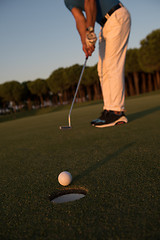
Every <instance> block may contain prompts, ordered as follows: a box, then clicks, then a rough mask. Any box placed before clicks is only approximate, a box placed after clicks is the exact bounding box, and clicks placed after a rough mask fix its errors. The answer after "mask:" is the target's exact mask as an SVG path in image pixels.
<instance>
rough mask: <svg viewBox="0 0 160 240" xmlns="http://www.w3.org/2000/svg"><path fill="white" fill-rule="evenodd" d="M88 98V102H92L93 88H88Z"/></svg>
mask: <svg viewBox="0 0 160 240" xmlns="http://www.w3.org/2000/svg"><path fill="white" fill-rule="evenodd" d="M87 96H88V100H89V101H91V100H92V93H91V87H90V86H87Z"/></svg>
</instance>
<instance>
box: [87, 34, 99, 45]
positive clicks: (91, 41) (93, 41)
mask: <svg viewBox="0 0 160 240" xmlns="http://www.w3.org/2000/svg"><path fill="white" fill-rule="evenodd" d="M96 41H97V36H96V34H95V33H94V32H89V31H87V32H86V44H87V47H90V46H93V45H94V46H95V44H96Z"/></svg>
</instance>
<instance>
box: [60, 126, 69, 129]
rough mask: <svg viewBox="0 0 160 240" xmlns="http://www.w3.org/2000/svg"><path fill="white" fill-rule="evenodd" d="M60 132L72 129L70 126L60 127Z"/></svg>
mask: <svg viewBox="0 0 160 240" xmlns="http://www.w3.org/2000/svg"><path fill="white" fill-rule="evenodd" d="M59 129H60V130H67V129H71V127H70V126H60V127H59Z"/></svg>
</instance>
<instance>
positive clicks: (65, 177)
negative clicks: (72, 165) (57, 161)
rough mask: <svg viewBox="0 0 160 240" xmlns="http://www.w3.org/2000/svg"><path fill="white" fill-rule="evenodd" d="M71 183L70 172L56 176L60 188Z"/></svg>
mask: <svg viewBox="0 0 160 240" xmlns="http://www.w3.org/2000/svg"><path fill="white" fill-rule="evenodd" d="M71 181H72V175H71V174H70V172H67V171H64V172H61V173H60V174H59V175H58V182H59V183H60V184H61V185H62V186H68V185H69V184H70V183H71Z"/></svg>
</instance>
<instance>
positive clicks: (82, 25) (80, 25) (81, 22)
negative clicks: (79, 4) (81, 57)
mask: <svg viewBox="0 0 160 240" xmlns="http://www.w3.org/2000/svg"><path fill="white" fill-rule="evenodd" d="M72 14H73V16H74V19H75V21H76V27H77V30H78V32H79V35H80V38H81V42H82V44H85V41H86V19H85V17H84V15H83V13H82V12H81V11H80V10H79V9H78V8H72Z"/></svg>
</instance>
